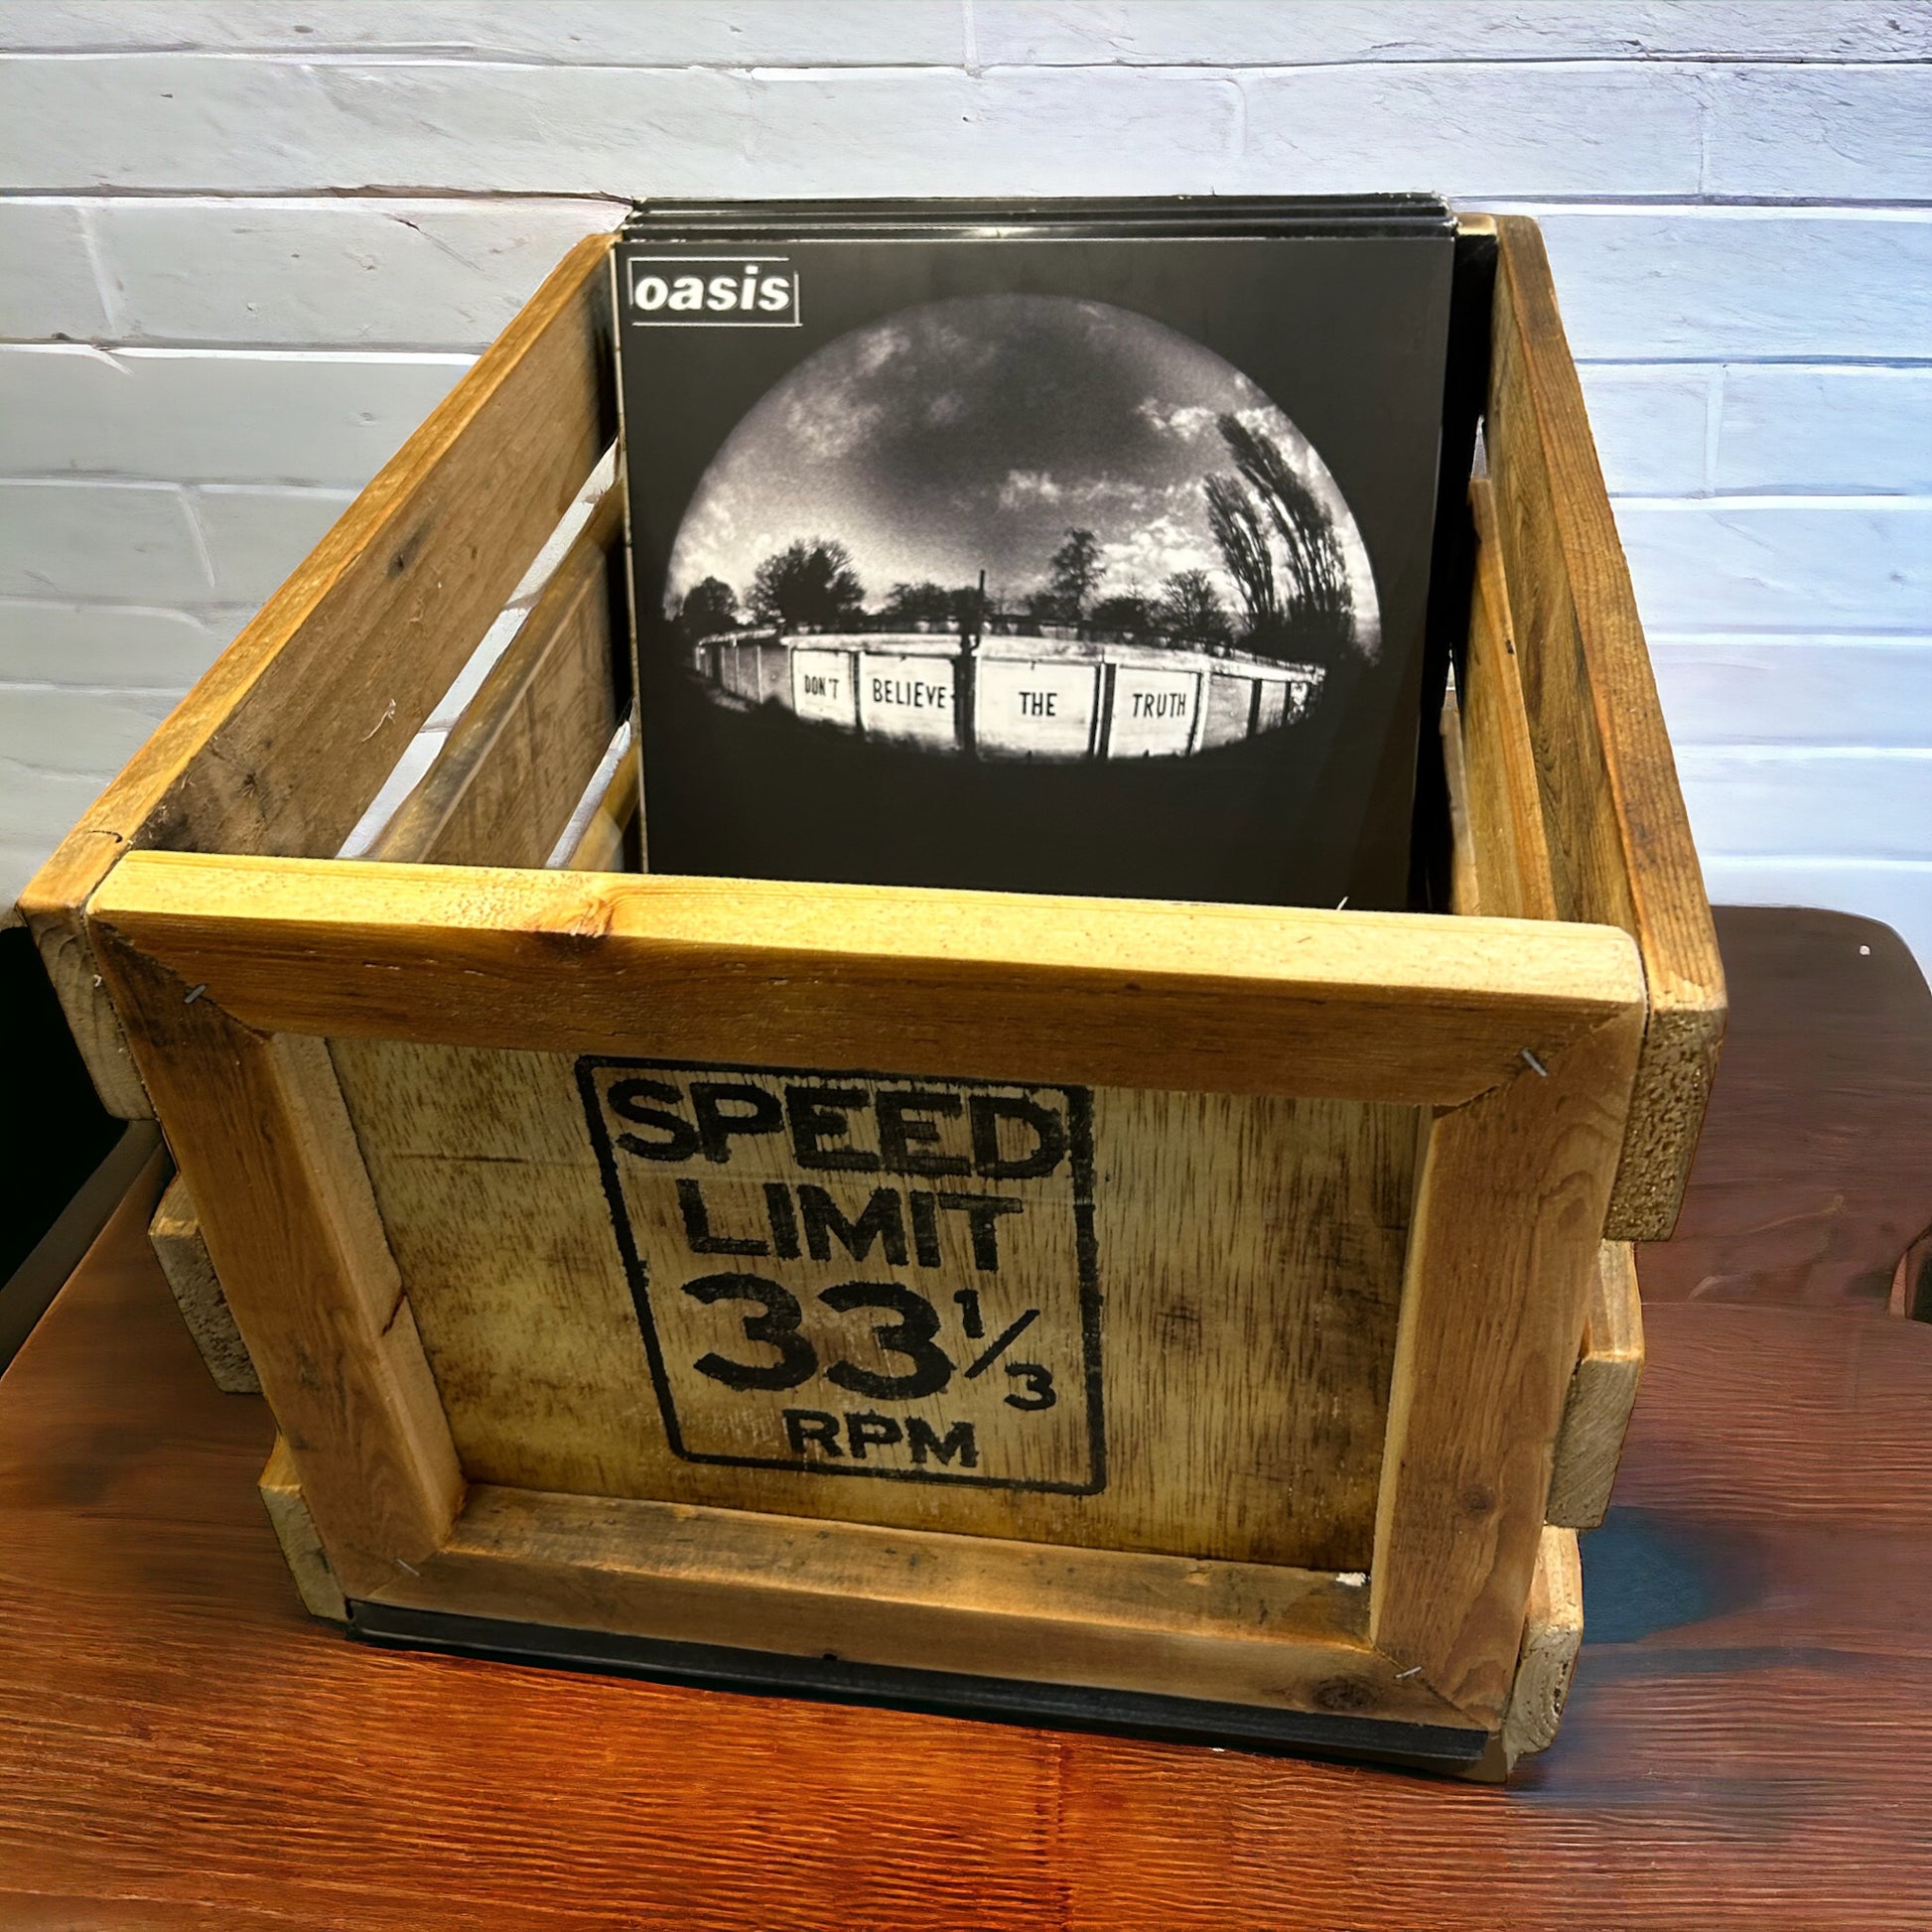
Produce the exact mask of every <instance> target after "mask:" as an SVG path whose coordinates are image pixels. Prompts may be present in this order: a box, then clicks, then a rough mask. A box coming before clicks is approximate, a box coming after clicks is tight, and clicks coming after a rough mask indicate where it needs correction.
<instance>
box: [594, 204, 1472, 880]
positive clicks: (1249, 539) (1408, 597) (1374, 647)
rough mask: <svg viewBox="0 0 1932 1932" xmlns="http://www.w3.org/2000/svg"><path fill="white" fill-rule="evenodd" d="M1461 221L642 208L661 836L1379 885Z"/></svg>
mask: <svg viewBox="0 0 1932 1932" xmlns="http://www.w3.org/2000/svg"><path fill="white" fill-rule="evenodd" d="M1454 249H1455V226H1454V222H1453V219H1452V217H1451V216H1450V215H1449V211H1448V209H1447V208H1446V207H1444V205H1443V204H1442V203H1441V202H1439V201H1436V200H1434V199H1432V198H1429V197H1425V196H1384V197H1373V198H1367V199H1358V200H1343V199H1320V200H1282V199H1272V200H1269V199H1175V200H1165V201H1082V202H1041V203H1033V204H1024V205H1021V204H1006V203H995V202H943V203H915V202H896V203H886V202H867V203H855V202H821V203H769V204H758V205H753V204H745V205H731V204H700V203H688V202H687V203H675V204H672V203H665V204H651V205H645V206H642V207H639V208H638V209H637V210H636V211H635V213H634V214H633V216H632V218H631V219H630V220H629V222H628V223H627V224H626V226H625V229H624V232H623V235H622V237H621V243H620V245H619V247H618V248H617V250H616V251H615V253H614V257H613V259H614V268H615V274H616V277H617V288H616V305H617V316H618V343H619V372H620V389H621V404H622V420H623V428H624V450H625V466H626V478H627V483H628V504H629V518H630V531H629V534H630V554H631V564H632V570H633V572H634V600H633V611H634V616H635V632H636V649H637V692H638V698H639V706H640V717H641V731H640V734H639V743H640V750H641V756H642V759H643V799H644V838H645V845H646V851H647V857H648V864H649V866H650V868H651V870H653V871H656V872H680V873H704V874H713V875H725V876H741V877H763V878H791V879H817V880H848V881H857V882H864V883H875V884H896V885H929V886H955V887H958V886H963V887H987V888H1001V889H1008V890H1015V891H1029V892H1052V893H1077V894H1107V895H1115V896H1125V897H1163V898H1182V899H1187V898H1192V899H1218V900H1246V901H1253V902H1261V903H1287V904H1310V905H1334V904H1337V903H1339V902H1341V901H1343V900H1346V901H1347V902H1348V903H1349V904H1351V905H1353V906H1357V907H1375V906H1381V907H1400V906H1403V905H1405V904H1407V903H1409V902H1411V886H1410V874H1411V866H1410V857H1411V838H1412V823H1413V819H1414V816H1415V804H1416V783H1417V779H1416V773H1417V757H1418V746H1419V742H1420V732H1421V728H1422V724H1423V717H1424V711H1425V708H1426V703H1425V692H1426V691H1428V690H1429V689H1430V688H1431V687H1430V682H1429V679H1428V678H1427V677H1426V676H1425V658H1426V654H1427V653H1426V649H1425V638H1426V630H1427V623H1426V619H1427V610H1428V602H1429V588H1430V577H1431V569H1432V551H1433V549H1434V546H1435V542H1436V536H1435V532H1436V522H1437V494H1438V477H1439V457H1440V449H1441V441H1442V428H1443V420H1444V385H1445V366H1446V353H1447V345H1448V341H1449V309H1450V280H1451V266H1452V259H1453V255H1454ZM1464 474H1466V472H1465V473H1464ZM1432 724H1433V721H1432Z"/></svg>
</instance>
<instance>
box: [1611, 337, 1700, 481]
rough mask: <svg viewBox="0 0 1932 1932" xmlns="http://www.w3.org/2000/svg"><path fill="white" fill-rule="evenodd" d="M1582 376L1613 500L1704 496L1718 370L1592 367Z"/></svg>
mask: <svg viewBox="0 0 1932 1932" xmlns="http://www.w3.org/2000/svg"><path fill="white" fill-rule="evenodd" d="M1580 373H1581V374H1582V376H1583V383H1584V403H1585V406H1586V408H1587V410H1588V412H1589V427H1590V432H1591V434H1592V435H1593V436H1594V437H1595V439H1596V454H1597V458H1598V460H1599V461H1600V462H1601V463H1602V465H1603V480H1604V482H1605V483H1607V484H1608V485H1609V487H1610V490H1611V492H1612V494H1623V495H1631V496H1695V495H1700V494H1702V493H1703V492H1704V489H1705V487H1706V481H1705V451H1706V444H1707V442H1708V440H1709V432H1710V419H1711V396H1712V392H1713V390H1714V389H1715V388H1716V386H1717V379H1718V372H1717V370H1716V369H1715V368H1712V367H1709V366H1705V365H1699V364H1692V365H1689V366H1686V365H1684V364H1677V363H1665V364H1663V365H1662V366H1658V367H1645V366H1640V365H1635V364H1630V363H1589V364H1586V365H1585V366H1584V368H1583V369H1582V370H1581V372H1580Z"/></svg>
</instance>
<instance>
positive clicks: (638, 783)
mask: <svg viewBox="0 0 1932 1932" xmlns="http://www.w3.org/2000/svg"><path fill="white" fill-rule="evenodd" d="M642 802H643V769H642V766H641V765H640V764H639V763H638V760H637V756H636V751H635V748H634V741H633V744H632V746H630V747H626V749H625V751H624V754H623V756H622V757H621V759H619V760H618V768H617V769H616V770H615V771H614V772H613V773H612V774H611V782H610V783H609V784H608V785H606V786H605V788H604V795H603V797H602V798H600V799H599V800H598V804H597V810H596V811H594V812H593V813H592V814H591V818H590V822H589V823H588V824H587V825H586V826H585V827H584V830H583V832H582V833H581V834H580V836H579V837H578V840H577V844H576V845H575V847H573V848H572V851H571V854H570V857H569V860H568V862H567V866H566V870H568V871H570V872H632V871H635V870H636V868H635V867H634V866H633V865H631V863H630V854H631V850H632V847H633V845H634V844H635V824H636V818H637V812H638V808H639V807H640V805H641V804H642Z"/></svg>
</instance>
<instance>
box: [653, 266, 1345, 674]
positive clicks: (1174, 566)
mask: <svg viewBox="0 0 1932 1932" xmlns="http://www.w3.org/2000/svg"><path fill="white" fill-rule="evenodd" d="M1228 417H1233V418H1235V419H1237V420H1238V421H1239V422H1240V423H1241V424H1243V425H1244V426H1245V427H1246V428H1247V429H1248V430H1250V431H1252V432H1253V433H1254V434H1255V435H1256V436H1257V437H1260V438H1263V439H1265V440H1266V441H1267V443H1269V444H1271V445H1272V446H1273V447H1274V449H1275V450H1277V451H1279V453H1280V456H1281V460H1282V462H1283V463H1284V464H1285V466H1286V468H1287V470H1288V471H1289V472H1291V473H1292V475H1293V477H1294V479H1296V480H1298V481H1299V482H1300V483H1301V484H1302V486H1303V487H1304V489H1305V490H1306V491H1307V494H1308V496H1309V497H1310V498H1311V499H1312V501H1313V502H1315V503H1317V504H1319V506H1320V508H1321V510H1322V511H1323V512H1325V514H1326V516H1327V518H1328V519H1329V521H1330V523H1331V525H1332V528H1333V532H1334V538H1335V544H1336V548H1337V550H1338V551H1339V554H1340V559H1341V564H1342V567H1343V570H1344V571H1345V575H1346V580H1347V588H1348V593H1349V595H1350V597H1351V598H1352V604H1353V617H1352V621H1353V633H1354V634H1353V641H1354V643H1355V645H1356V647H1357V648H1359V649H1361V650H1363V651H1364V652H1365V653H1367V654H1369V655H1374V654H1375V652H1376V650H1377V648H1378V646H1379V641H1380V624H1379V620H1378V615H1377V612H1378V606H1377V599H1376V593H1375V584H1374V578H1373V574H1372V572H1371V570H1370V566H1369V561H1368V556H1367V552H1366V550H1365V549H1364V547H1363V544H1362V542H1361V538H1360V535H1359V533H1358V531H1357V530H1356V527H1355V522H1354V518H1353V517H1352V515H1351V514H1350V512H1349V508H1348V505H1347V503H1346V501H1345V500H1344V499H1343V497H1342V495H1341V492H1340V490H1339V488H1337V486H1336V484H1335V483H1334V480H1333V478H1332V477H1330V475H1329V474H1328V471H1327V469H1326V467H1325V466H1324V465H1323V463H1322V462H1321V459H1320V457H1319V456H1318V455H1317V454H1316V452H1315V451H1314V449H1313V448H1312V446H1311V444H1310V443H1309V441H1308V439H1307V438H1306V437H1305V436H1303V435H1302V433H1301V432H1300V430H1298V429H1297V428H1296V426H1295V425H1294V424H1293V423H1292V422H1291V421H1290V420H1289V418H1288V417H1287V416H1286V415H1285V414H1284V413H1283V412H1282V411H1281V410H1280V409H1279V408H1277V407H1276V406H1275V404H1274V403H1273V402H1272V401H1270V399H1269V398H1268V397H1267V396H1266V395H1265V394H1264V393H1263V392H1262V390H1261V389H1260V388H1259V387H1258V386H1257V385H1256V384H1255V383H1254V382H1252V381H1251V380H1250V379H1249V378H1248V377H1247V376H1245V375H1243V374H1242V373H1241V372H1240V371H1239V370H1238V369H1236V368H1235V367H1233V365H1232V364H1230V363H1228V362H1226V361H1225V360H1223V359H1222V358H1221V357H1220V356H1218V355H1216V354H1214V353H1213V351H1212V350H1210V349H1208V348H1205V347H1204V346H1202V345H1200V344H1199V343H1196V342H1194V341H1192V340H1191V339H1189V338H1187V337H1185V336H1182V335H1179V334H1178V333H1176V332H1175V331H1173V330H1172V329H1168V328H1166V327H1165V326H1163V325H1162V324H1159V323H1156V322H1152V321H1150V320H1148V319H1147V318H1146V317H1144V316H1139V315H1136V314H1133V313H1132V312H1131V311H1128V310H1125V309H1119V308H1114V307H1112V306H1110V305H1108V304H1105V303H1098V302H1085V301H1078V300H1074V299H1072V298H1069V297H1064V296H1037V295H981V296H968V297H962V298H959V299H956V300H951V301H944V302H934V303H928V304H923V305H921V306H919V307H917V308H912V309H905V310H901V311H899V312H897V314H895V315H892V316H889V317H887V318H886V319H884V320H883V321H880V322H877V323H873V324H870V325H868V326H866V327H864V328H861V329H857V330H854V331H852V332H851V333H849V334H848V335H845V336H842V337H840V338H838V339H837V340H836V341H834V342H832V343H829V344H827V345H825V346H824V347H823V348H820V349H819V350H817V351H816V352H815V353H814V354H812V355H811V356H809V357H807V358H806V360H804V361H803V362H801V363H800V364H799V365H798V366H797V367H796V368H794V369H792V370H791V371H790V372H789V373H788V374H786V375H785V376H784V377H783V378H782V379H781V380H780V381H779V382H777V383H776V384H774V385H773V387H772V388H771V389H769V390H768V391H767V392H766V393H765V394H764V395H763V396H762V397H761V398H760V399H759V401H758V402H757V403H756V404H755V405H754V406H753V407H752V409H751V410H750V411H749V412H748V413H747V414H746V416H745V417H744V418H743V420H742V421H741V422H740V423H739V424H738V426H737V428H736V429H735V430H734V431H733V432H732V434H731V436H730V437H729V438H728V439H727V441H726V442H725V444H724V445H723V447H722V448H721V449H720V451H719V453H718V455H717V456H716V457H715V458H714V459H713V461H712V463H711V465H710V467H709V469H708V470H707V471H706V472H705V475H704V477H703V478H702V480H701V481H700V483H699V485H698V488H697V490H696V491H695V493H694V495H693V497H692V500H691V504H690V507H689V510H688V511H687V513H686V516H685V519H684V522H683V524H682V526H681V528H680V529H679V532H678V536H677V540H676V544H675V546H674V548H673V551H672V555H671V562H670V572H669V580H668V584H667V587H666V588H667V603H668V607H669V608H670V609H671V610H675V609H676V608H677V607H678V605H679V604H680V603H681V601H682V599H683V597H684V595H685V594H686V593H687V592H688V591H690V590H691V589H692V588H693V586H695V585H696V584H697V583H698V582H700V581H701V580H702V579H704V578H707V577H717V578H721V579H722V580H723V581H724V582H725V583H727V584H729V585H731V586H732V587H733V589H734V590H735V591H737V592H738V594H739V596H740V597H741V599H742V598H744V597H745V595H746V593H747V592H748V591H749V590H750V587H751V584H752V580H753V577H754V575H755V573H756V571H757V569H758V566H759V563H761V562H762V561H763V560H764V559H766V558H768V557H770V556H772V555H774V554H775V553H777V552H779V551H781V550H783V549H784V548H785V547H786V546H787V545H789V544H791V543H794V542H797V541H800V540H802V539H810V538H817V537H824V538H831V539H836V540H837V541H838V542H840V543H842V544H843V545H844V546H845V548H846V550H847V551H848V552H849V553H850V556H851V559H852V566H853V569H854V570H855V572H856V573H857V575H858V577H859V580H860V582H861V583H862V584H863V586H864V588H865V592H866V601H867V603H868V605H869V606H872V607H874V608H877V607H878V606H879V605H881V604H883V603H884V602H885V601H886V599H887V597H888V596H889V594H890V592H891V590H892V587H893V586H894V585H895V584H900V583H920V582H933V583H938V584H942V585H960V584H971V583H973V582H974V581H975V580H976V579H977V577H978V575H979V573H980V572H981V571H982V570H984V571H985V572H986V578H987V582H988V584H989V585H990V586H993V587H994V588H995V589H996V590H997V591H998V592H999V593H1000V594H1001V595H1002V596H1003V597H1004V598H1007V599H1009V600H1012V601H1014V602H1016V603H1020V602H1024V601H1025V599H1026V598H1027V596H1028V595H1029V594H1030V593H1033V592H1035V591H1038V590H1041V589H1043V588H1044V587H1045V586H1046V584H1047V581H1048V576H1049V560H1050V558H1051V557H1052V554H1053V552H1054V550H1055V549H1056V548H1057V547H1058V546H1059V544H1060V542H1061V541H1062V539H1063V538H1064V536H1065V533H1066V531H1067V529H1068V528H1070V527H1079V528H1085V529H1090V530H1092V531H1093V533H1094V535H1095V538H1096V539H1097V543H1098V550H1099V557H1100V561H1101V564H1102V567H1103V575H1102V577H1101V580H1100V584H1099V587H1098V591H1097V595H1098V596H1100V597H1108V596H1118V595H1120V594H1123V593H1129V592H1139V593H1142V594H1144V595H1147V596H1150V597H1152V596H1156V595H1158V594H1159V593H1160V591H1161V589H1162V586H1163V585H1164V583H1165V582H1166V581H1167V580H1168V579H1169V578H1170V577H1172V576H1173V575H1174V574H1176V573H1178V572H1183V571H1202V572H1205V573H1206V574H1207V575H1208V577H1209V578H1210V580H1211V581H1212V582H1213V584H1214V586H1215V589H1216V591H1217V592H1218V593H1219V595H1220V597H1221V599H1222V601H1223V603H1224V604H1225V605H1226V606H1227V607H1228V608H1229V609H1230V610H1234V609H1237V608H1239V605H1240V592H1239V585H1238V584H1237V582H1236V580H1235V579H1234V577H1233V576H1231V575H1230V573H1229V571H1228V569H1227V568H1226V565H1225V562H1224V558H1223V552H1222V550H1221V548H1220V547H1219V546H1218V545H1217V542H1216V539H1215V536H1214V533H1213V530H1212V528H1211V527H1210V523H1209V518H1208V508H1207V501H1206V495H1205V489H1204V485H1205V483H1206V481H1207V479H1208V478H1209V477H1213V476H1227V475H1229V474H1231V473H1232V472H1233V470H1234V467H1235V466H1234V463H1233V461H1232V459H1231V457H1230V452H1229V446H1228V443H1227V441H1226V440H1225V437H1224V434H1223V428H1222V424H1223V419H1224V418H1228Z"/></svg>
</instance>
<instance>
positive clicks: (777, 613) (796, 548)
mask: <svg viewBox="0 0 1932 1932" xmlns="http://www.w3.org/2000/svg"><path fill="white" fill-rule="evenodd" d="M865 601H866V593H865V587H864V586H863V585H862V584H861V583H860V582H859V576H858V573H857V572H856V571H855V570H854V569H853V568H852V553H851V552H850V551H848V550H847V549H846V547H845V545H844V544H842V543H836V542H834V541H832V540H831V539H830V538H828V537H808V538H800V539H799V541H798V542H796V543H793V544H788V545H787V546H786V547H785V548H784V549H783V550H780V551H779V552H778V554H777V555H776V556H775V557H767V558H765V560H764V561H763V563H761V564H759V567H758V574H757V575H756V576H755V577H754V578H753V580H752V614H753V616H755V617H756V618H757V619H758V620H759V622H760V623H776V624H782V625H783V626H784V627H785V628H786V629H787V630H845V629H850V628H851V626H852V625H853V623H854V622H855V621H857V619H858V617H859V613H860V609H861V607H862V606H863V605H864V604H865Z"/></svg>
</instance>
